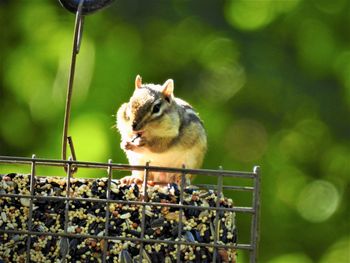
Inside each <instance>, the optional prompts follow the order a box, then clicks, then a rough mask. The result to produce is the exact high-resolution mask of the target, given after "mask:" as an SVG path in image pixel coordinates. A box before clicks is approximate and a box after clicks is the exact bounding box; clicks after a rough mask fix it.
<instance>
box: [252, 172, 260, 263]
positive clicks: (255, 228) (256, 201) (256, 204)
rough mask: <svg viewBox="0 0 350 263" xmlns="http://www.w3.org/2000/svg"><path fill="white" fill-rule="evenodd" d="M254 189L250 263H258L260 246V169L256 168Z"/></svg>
mask: <svg viewBox="0 0 350 263" xmlns="http://www.w3.org/2000/svg"><path fill="white" fill-rule="evenodd" d="M253 171H254V174H255V178H254V188H255V191H254V192H253V208H254V216H252V223H251V241H250V242H251V245H252V247H253V250H252V251H251V252H250V263H255V262H257V258H258V244H259V216H260V180H261V179H260V167H259V166H255V167H254V170H253Z"/></svg>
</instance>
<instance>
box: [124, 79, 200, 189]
mask: <svg viewBox="0 0 350 263" xmlns="http://www.w3.org/2000/svg"><path fill="white" fill-rule="evenodd" d="M173 91H174V81H173V80H172V79H168V80H167V81H166V82H165V83H164V84H163V85H155V84H142V79H141V77H140V76H139V75H137V76H136V79H135V91H134V93H133V95H132V97H131V98H130V101H129V102H128V103H124V104H122V105H121V107H120V108H119V110H118V113H117V128H118V130H119V132H120V134H121V144H120V146H121V148H122V149H123V150H124V151H125V153H126V155H127V158H128V160H129V163H130V164H131V165H145V164H146V163H147V162H150V165H152V166H163V167H175V168H180V167H182V166H183V165H185V167H186V168H194V169H195V168H200V167H201V165H202V161H203V158H204V155H205V153H206V150H207V137H206V132H205V129H204V127H203V123H202V121H201V119H200V118H199V117H198V115H197V113H196V112H195V111H194V110H193V108H192V107H191V105H190V104H188V103H187V102H185V101H183V100H181V99H179V98H176V97H174V93H173ZM190 177H191V176H190V175H188V176H186V180H187V183H189V182H190V181H189V180H190ZM148 178H149V180H150V181H153V182H155V183H163V184H164V183H173V182H174V183H179V182H180V180H181V175H179V174H174V173H164V172H150V173H149V177H148ZM143 179H144V172H143V171H133V172H132V175H131V176H126V177H124V178H122V179H121V181H122V183H125V184H130V183H141V182H143Z"/></svg>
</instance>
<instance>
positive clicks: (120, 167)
mask: <svg viewBox="0 0 350 263" xmlns="http://www.w3.org/2000/svg"><path fill="white" fill-rule="evenodd" d="M31 162H32V159H31V158H25V157H9V156H0V163H18V164H21V163H22V164H30V163H31ZM68 163H71V164H73V165H74V166H78V167H81V168H95V169H107V168H108V166H109V164H106V163H99V162H82V161H73V160H71V161H70V160H55V159H40V158H38V159H36V165H51V166H66V165H67V164H68ZM111 166H112V169H113V170H127V171H132V170H137V171H142V170H144V169H145V168H146V166H144V165H129V164H111ZM148 170H149V171H150V172H151V171H156V172H168V173H182V172H185V173H187V174H193V175H197V174H201V175H208V176H218V175H222V176H224V177H236V178H250V179H254V177H255V174H254V173H253V172H240V171H227V170H223V171H218V170H210V169H187V168H186V169H184V168H171V167H160V166H149V167H148Z"/></svg>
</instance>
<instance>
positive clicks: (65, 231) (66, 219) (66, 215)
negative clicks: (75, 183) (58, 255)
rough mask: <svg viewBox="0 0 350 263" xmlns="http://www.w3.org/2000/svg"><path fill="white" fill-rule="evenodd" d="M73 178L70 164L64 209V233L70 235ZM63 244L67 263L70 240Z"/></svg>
mask: <svg viewBox="0 0 350 263" xmlns="http://www.w3.org/2000/svg"><path fill="white" fill-rule="evenodd" d="M71 158H72V157H69V159H71ZM71 176H72V165H71V164H68V167H67V183H66V197H67V199H66V200H65V202H66V205H65V208H64V228H63V231H64V233H65V234H67V233H68V221H69V204H70V200H72V199H71V198H70V179H71ZM61 242H62V243H65V244H63V245H62V246H60V247H61V248H62V247H65V249H66V251H65V253H64V254H63V255H62V257H63V262H67V254H68V251H69V241H68V239H67V238H66V237H63V238H62V239H61Z"/></svg>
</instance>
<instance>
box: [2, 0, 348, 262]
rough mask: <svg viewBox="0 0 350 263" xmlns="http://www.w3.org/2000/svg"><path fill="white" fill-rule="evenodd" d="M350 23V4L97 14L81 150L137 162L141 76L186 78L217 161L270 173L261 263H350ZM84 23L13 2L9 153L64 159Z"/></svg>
mask: <svg viewBox="0 0 350 263" xmlns="http://www.w3.org/2000/svg"><path fill="white" fill-rule="evenodd" d="M349 23H350V3H349V1H346V0H333V1H328V0H275V1H274V0H256V1H253V0H251V1H248V0H235V1H223V0H220V1H219V0H216V1H213V0H206V1H190V0H172V1H170V0H169V1H156V0H148V1H142V0H128V1H126V0H118V1H116V2H115V3H114V5H112V6H111V7H110V8H108V9H106V10H103V11H101V12H98V13H96V14H93V15H91V16H88V17H86V23H85V31H84V36H83V43H82V49H81V52H80V54H79V56H78V62H77V72H76V79H75V86H74V96H73V105H72V119H71V132H70V133H71V135H72V136H73V140H74V142H75V147H76V152H77V156H78V158H79V159H80V160H90V161H103V162H104V161H106V160H107V159H108V158H112V159H113V160H114V162H126V158H125V157H124V154H123V152H122V151H121V150H120V149H119V139H120V138H119V135H118V134H117V132H116V130H115V128H114V124H115V116H114V114H115V112H116V110H117V109H118V107H119V105H120V104H121V103H122V102H124V101H126V100H127V99H128V98H129V96H130V95H131V93H132V90H133V82H134V78H135V76H136V74H141V75H142V76H143V79H144V82H154V83H162V82H164V81H165V80H166V79H168V78H173V79H174V80H175V93H176V95H177V96H179V97H181V98H183V99H185V100H187V101H189V102H190V103H192V104H193V105H194V106H195V108H196V109H197V111H198V112H199V113H200V115H201V117H202V119H203V120H204V122H205V125H206V128H207V131H208V139H209V151H208V154H207V157H206V161H205V164H204V166H205V167H206V168H215V167H217V166H219V165H222V166H223V167H225V168H226V169H232V170H251V169H252V167H253V165H254V164H259V165H261V167H262V176H263V179H262V181H263V186H262V218H261V246H260V262H271V263H280V262H281V263H282V262H283V263H289V262H290V263H294V262H298V263H310V262H321V263H323V262H349V261H350V259H349V257H350V256H349V251H350V234H349V233H350V231H349V230H350V229H349V213H348V212H349V202H348V201H347V202H345V201H346V200H349V198H350V194H349V181H350V165H349V161H350V37H349V36H350V35H349ZM73 24H74V15H72V14H70V13H68V12H67V11H66V10H64V9H63V8H61V7H60V6H59V4H58V2H57V1H54V0H51V1H44V0H37V1H27V0H20V1H9V0H1V1H0V28H1V29H0V30H1V31H0V32H1V41H0V50H1V51H0V61H1V63H0V105H1V106H0V122H1V125H0V154H1V155H11V156H30V155H31V154H32V153H36V154H37V156H39V157H46V158H60V147H61V132H62V123H63V111H64V101H65V93H66V83H67V78H68V77H67V76H68V69H69V61H70V53H71V45H72V33H73ZM225 183H235V182H230V181H225ZM233 198H234V196H233ZM237 200H238V199H237ZM236 202H238V201H236ZM246 221H247V223H244V224H242V226H243V227H242V228H241V229H240V231H241V232H244V231H245V230H244V229H243V228H245V229H247V232H249V221H248V219H247V220H246ZM242 229H243V230H242ZM246 260H247V257H246V256H245V255H244V254H242V256H241V257H240V261H241V262H246Z"/></svg>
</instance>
